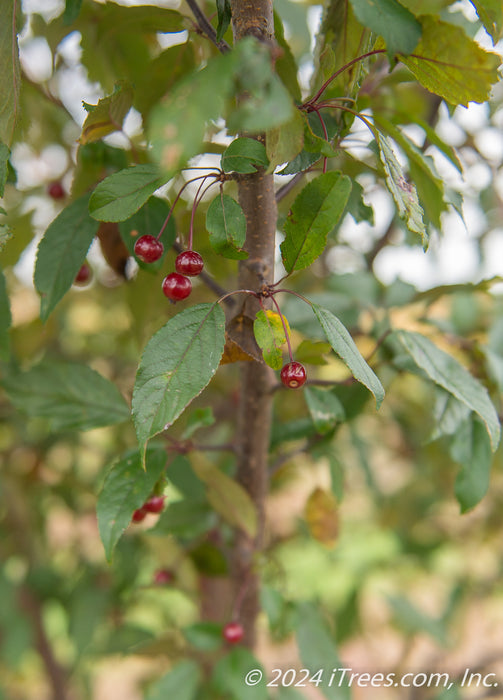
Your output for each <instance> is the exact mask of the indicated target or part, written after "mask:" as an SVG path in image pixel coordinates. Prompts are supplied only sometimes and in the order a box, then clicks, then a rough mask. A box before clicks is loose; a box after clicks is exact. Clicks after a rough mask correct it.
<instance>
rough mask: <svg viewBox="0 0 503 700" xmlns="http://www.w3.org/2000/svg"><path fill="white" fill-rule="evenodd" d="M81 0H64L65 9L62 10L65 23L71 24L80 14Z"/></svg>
mask: <svg viewBox="0 0 503 700" xmlns="http://www.w3.org/2000/svg"><path fill="white" fill-rule="evenodd" d="M81 7H82V0H66V1H65V11H64V12H63V22H64V24H66V25H69V24H73V22H75V20H76V19H77V17H78V16H79V14H80V8H81Z"/></svg>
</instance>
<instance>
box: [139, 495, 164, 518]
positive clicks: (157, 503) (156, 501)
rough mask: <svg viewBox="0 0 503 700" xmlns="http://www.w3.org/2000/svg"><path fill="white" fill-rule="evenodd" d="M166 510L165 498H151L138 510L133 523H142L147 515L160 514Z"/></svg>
mask: <svg viewBox="0 0 503 700" xmlns="http://www.w3.org/2000/svg"><path fill="white" fill-rule="evenodd" d="M163 508H164V496H150V498H149V499H148V500H147V501H145V503H144V504H143V505H142V507H141V508H137V509H136V510H135V511H134V513H133V516H132V518H131V520H132V522H133V523H141V521H142V520H144V519H145V517H146V516H147V513H160V512H161V511H162V509H163Z"/></svg>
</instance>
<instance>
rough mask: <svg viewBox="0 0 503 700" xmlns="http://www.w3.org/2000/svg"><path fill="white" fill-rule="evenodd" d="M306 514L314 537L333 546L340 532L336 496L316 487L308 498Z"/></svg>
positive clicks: (324, 543)
mask: <svg viewBox="0 0 503 700" xmlns="http://www.w3.org/2000/svg"><path fill="white" fill-rule="evenodd" d="M304 515H305V518H306V522H307V526H308V528H309V532H310V533H311V535H312V537H314V539H315V540H318V542H321V544H323V545H325V546H326V547H333V546H334V545H335V543H336V541H337V535H338V533H339V517H338V512H337V501H336V500H335V496H334V495H333V494H332V493H331V492H330V491H324V490H323V489H321V488H316V489H315V490H314V491H313V492H312V493H311V495H310V496H309V498H308V499H307V503H306V507H305V510H304Z"/></svg>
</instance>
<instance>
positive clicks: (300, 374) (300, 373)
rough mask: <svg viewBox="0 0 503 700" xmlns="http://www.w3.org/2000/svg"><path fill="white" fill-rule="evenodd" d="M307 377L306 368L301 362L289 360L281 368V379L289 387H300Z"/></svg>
mask: <svg viewBox="0 0 503 700" xmlns="http://www.w3.org/2000/svg"><path fill="white" fill-rule="evenodd" d="M306 378H307V375H306V370H305V368H304V365H301V363H300V362H289V363H288V364H286V365H285V366H284V367H283V369H282V370H281V381H282V382H283V384H284V385H285V386H287V387H288V388H289V389H298V388H299V387H301V386H302V385H303V384H304V382H305V381H306Z"/></svg>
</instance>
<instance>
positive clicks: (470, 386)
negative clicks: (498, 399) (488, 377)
mask: <svg viewBox="0 0 503 700" xmlns="http://www.w3.org/2000/svg"><path fill="white" fill-rule="evenodd" d="M394 335H395V336H396V337H397V338H398V340H399V341H400V342H401V344H402V345H403V347H404V348H405V349H406V350H407V352H408V353H409V354H410V356H411V357H412V358H413V360H414V362H415V363H416V364H417V365H418V367H420V368H421V369H422V370H424V371H425V372H426V374H427V375H428V377H429V378H430V379H431V380H432V381H434V382H435V384H438V385H439V386H441V387H442V388H444V389H445V390H446V391H448V392H449V393H450V394H452V395H453V396H455V397H456V398H457V399H458V400H459V401H461V402H462V403H464V404H465V405H466V406H468V407H469V408H470V409H471V410H472V411H475V413H476V414H477V415H478V416H480V418H481V419H482V420H483V421H484V423H485V426H486V429H487V432H488V434H489V437H490V438H491V446H492V449H493V451H494V450H495V449H496V447H497V446H498V443H499V440H500V424H499V420H498V414H497V413H496V410H495V408H494V406H493V404H492V402H491V399H490V398H489V395H488V393H487V390H486V388H485V387H484V386H482V384H480V382H479V381H478V380H477V379H475V377H473V376H472V375H471V374H470V372H468V370H467V369H466V368H465V367H463V365H462V364H460V363H459V362H458V360H456V359H455V358H454V357H452V356H451V355H448V354H447V353H446V352H444V351H443V350H440V348H438V347H437V346H436V345H435V344H434V343H432V341H431V340H429V339H428V338H426V337H425V336H424V335H421V334H419V333H413V332H409V331H396V333H395V334H394Z"/></svg>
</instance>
